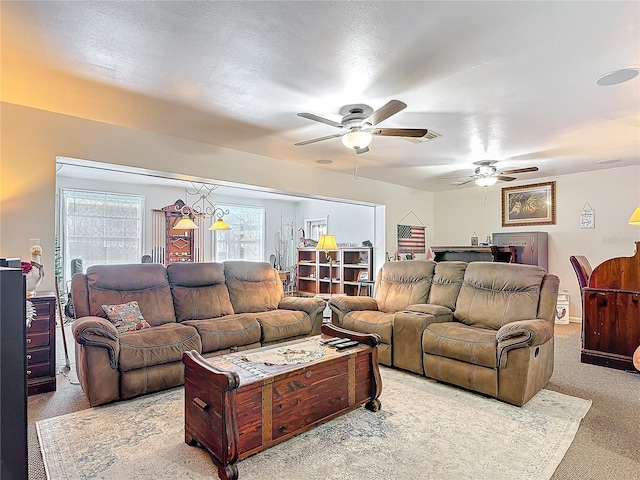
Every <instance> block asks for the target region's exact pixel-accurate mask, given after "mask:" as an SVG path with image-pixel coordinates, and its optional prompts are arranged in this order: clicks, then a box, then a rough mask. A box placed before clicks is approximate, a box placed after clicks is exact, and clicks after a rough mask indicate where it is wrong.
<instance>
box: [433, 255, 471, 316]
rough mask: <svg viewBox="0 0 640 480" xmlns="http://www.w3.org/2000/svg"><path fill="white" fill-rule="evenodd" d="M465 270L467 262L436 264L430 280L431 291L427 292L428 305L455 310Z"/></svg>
mask: <svg viewBox="0 0 640 480" xmlns="http://www.w3.org/2000/svg"><path fill="white" fill-rule="evenodd" d="M466 269H467V262H440V263H437V264H436V268H435V271H434V274H433V280H431V291H430V292H429V303H432V304H434V305H442V306H443V307H447V308H450V309H451V310H453V309H454V308H456V301H457V299H458V294H459V293H460V288H461V287H462V281H463V279H464V272H465V270H466Z"/></svg>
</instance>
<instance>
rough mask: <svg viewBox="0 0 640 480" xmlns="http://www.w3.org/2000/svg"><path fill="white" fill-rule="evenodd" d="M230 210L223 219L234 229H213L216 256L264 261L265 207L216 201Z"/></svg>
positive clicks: (222, 260) (214, 257) (215, 257)
mask: <svg viewBox="0 0 640 480" xmlns="http://www.w3.org/2000/svg"><path fill="white" fill-rule="evenodd" d="M216 207H220V208H222V209H223V210H227V209H228V210H229V214H228V215H225V216H224V221H225V222H227V225H229V226H230V227H231V230H219V231H214V234H213V259H214V261H216V262H224V261H225V260H252V261H264V240H265V209H264V208H263V207H251V206H242V205H221V204H216Z"/></svg>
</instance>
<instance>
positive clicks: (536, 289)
mask: <svg viewBox="0 0 640 480" xmlns="http://www.w3.org/2000/svg"><path fill="white" fill-rule="evenodd" d="M545 274H546V272H545V270H544V269H543V268H542V267H538V266H535V265H519V264H513V263H493V262H471V263H469V265H468V266H467V269H466V271H465V274H464V283H463V285H462V288H461V289H460V294H459V295H458V300H457V302H456V309H455V311H454V317H455V318H456V320H458V321H460V322H463V323H465V324H467V325H475V326H478V327H485V328H492V329H495V330H498V329H499V328H500V327H502V326H503V325H505V324H507V323H510V322H513V321H516V320H530V319H534V318H537V313H538V301H539V298H540V289H541V285H542V280H543V278H544V276H545Z"/></svg>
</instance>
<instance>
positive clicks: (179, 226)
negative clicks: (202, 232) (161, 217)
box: [173, 217, 200, 230]
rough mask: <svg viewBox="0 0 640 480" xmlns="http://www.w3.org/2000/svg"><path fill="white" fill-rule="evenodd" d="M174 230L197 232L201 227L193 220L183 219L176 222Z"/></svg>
mask: <svg viewBox="0 0 640 480" xmlns="http://www.w3.org/2000/svg"><path fill="white" fill-rule="evenodd" d="M173 228H174V229H176V230H195V229H197V228H200V227H198V225H196V222H194V221H193V220H191V219H190V218H189V217H182V218H181V219H180V220H178V221H177V222H176V224H175V225H174V226H173Z"/></svg>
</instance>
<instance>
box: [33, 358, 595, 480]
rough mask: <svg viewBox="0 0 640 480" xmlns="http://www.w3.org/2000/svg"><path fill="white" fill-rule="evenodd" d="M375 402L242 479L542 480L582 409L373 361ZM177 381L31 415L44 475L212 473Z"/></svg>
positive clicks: (243, 469)
mask: <svg viewBox="0 0 640 480" xmlns="http://www.w3.org/2000/svg"><path fill="white" fill-rule="evenodd" d="M381 371H382V378H383V387H382V395H381V396H380V400H381V402H382V409H381V410H380V411H378V412H376V413H372V412H370V411H369V410H366V409H364V408H358V409H356V410H354V411H352V412H350V413H348V414H346V415H343V416H341V417H338V418H335V419H333V420H331V421H330V422H328V423H325V424H324V425H321V426H318V427H317V428H314V429H312V430H310V431H307V432H305V433H303V434H301V435H298V436H296V437H294V438H292V439H290V440H288V441H286V442H284V443H281V444H279V445H276V446H274V447H272V448H270V449H268V450H265V451H263V452H260V453H258V454H256V455H254V456H252V457H249V458H247V459H245V460H242V461H241V462H239V464H238V470H239V478H240V479H241V480H265V479H276V478H277V479H284V480H307V479H309V480H326V479H341V480H342V479H344V480H365V479H371V478H396V479H407V480H408V479H433V480H436V479H443V480H445V479H447V480H448V479H456V480H461V479H473V480H482V479H487V480H517V479H522V480H524V479H526V480H538V479H548V478H550V477H551V475H552V474H553V472H554V470H555V469H556V467H557V465H558V464H559V463H560V461H561V460H562V457H563V456H564V454H565V452H566V451H567V449H568V448H569V445H570V444H571V442H572V441H573V438H574V436H575V433H576V431H577V429H578V427H579V425H580V420H581V419H582V418H583V417H584V416H585V415H586V413H587V411H588V410H589V408H590V406H591V401H590V400H583V399H579V398H575V397H570V396H567V395H563V394H561V393H556V392H552V391H549V390H542V391H540V392H539V393H538V394H537V395H536V396H535V397H534V398H533V399H531V400H530V401H529V402H528V403H527V404H526V405H525V406H524V407H522V408H519V407H514V406H512V405H508V404H506V403H503V402H500V401H497V400H494V399H490V398H486V397H484V396H482V395H478V394H475V393H471V392H467V391H465V390H461V389H458V388H455V387H451V386H448V385H444V384H440V383H437V382H434V381H431V380H428V379H426V378H424V377H420V376H416V375H412V374H408V373H405V372H401V371H398V370H392V369H387V368H381ZM183 402H184V389H183V388H177V389H172V390H169V391H165V392H161V393H157V394H153V395H147V396H144V397H141V398H138V399H134V400H130V401H122V402H118V403H115V404H112V405H108V406H104V407H97V408H92V409H89V410H83V411H80V412H75V413H72V414H69V415H63V416H60V417H55V418H50V419H46V420H42V421H39V422H37V424H36V427H37V431H38V438H39V440H40V448H41V450H42V454H43V458H44V464H45V469H46V472H47V476H48V478H49V479H50V480H62V479H88V478H91V479H124V478H126V479H143V478H144V479H146V478H153V479H159V480H174V479H176V478H180V479H211V478H217V469H216V468H215V466H214V465H213V463H212V461H211V459H210V457H209V456H208V455H207V454H206V453H205V452H204V451H203V450H202V449H200V448H197V447H190V446H188V445H187V444H185V443H184V403H183Z"/></svg>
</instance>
